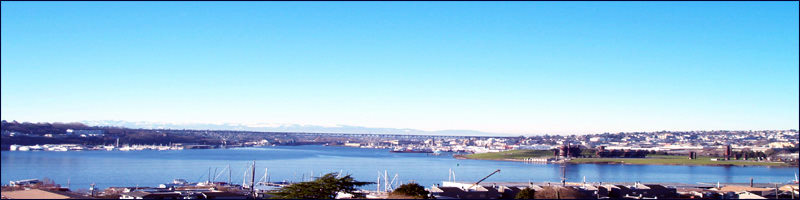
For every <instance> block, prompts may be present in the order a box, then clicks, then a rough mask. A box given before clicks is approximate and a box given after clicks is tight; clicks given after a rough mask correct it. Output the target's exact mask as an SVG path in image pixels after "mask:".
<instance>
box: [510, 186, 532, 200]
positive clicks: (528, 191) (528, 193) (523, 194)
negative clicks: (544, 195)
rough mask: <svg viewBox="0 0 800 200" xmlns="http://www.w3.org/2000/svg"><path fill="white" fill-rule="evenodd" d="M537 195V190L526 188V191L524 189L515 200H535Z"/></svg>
mask: <svg viewBox="0 0 800 200" xmlns="http://www.w3.org/2000/svg"><path fill="white" fill-rule="evenodd" d="M535 194H536V191H535V190H533V189H531V188H528V187H526V188H525V189H522V190H520V191H519V193H517V197H516V198H515V199H535V197H534V195H535Z"/></svg>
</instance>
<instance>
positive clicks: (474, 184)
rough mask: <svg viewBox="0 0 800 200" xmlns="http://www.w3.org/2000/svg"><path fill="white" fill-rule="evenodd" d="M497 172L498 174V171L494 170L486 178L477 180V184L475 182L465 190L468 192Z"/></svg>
mask: <svg viewBox="0 0 800 200" xmlns="http://www.w3.org/2000/svg"><path fill="white" fill-rule="evenodd" d="M497 172H500V170H499V169H498V170H494V172H492V173H491V174H489V175H488V176H486V177H483V178H482V179H481V180H479V181H478V182H475V183H473V184H472V185H471V186H469V187H468V188H467V190H469V189H472V187H475V186H476V185H478V184H479V183H481V182H483V180H486V179H487V178H489V177H490V176H492V175H494V174H496V173H497Z"/></svg>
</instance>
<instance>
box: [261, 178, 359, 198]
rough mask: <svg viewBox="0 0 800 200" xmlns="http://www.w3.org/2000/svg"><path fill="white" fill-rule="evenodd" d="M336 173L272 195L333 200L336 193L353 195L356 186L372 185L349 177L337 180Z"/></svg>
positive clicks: (297, 184) (285, 188)
mask: <svg viewBox="0 0 800 200" xmlns="http://www.w3.org/2000/svg"><path fill="white" fill-rule="evenodd" d="M337 175H338V174H337V173H328V174H325V175H324V176H322V177H319V178H317V179H316V180H314V181H310V182H301V183H296V184H292V185H289V186H286V187H283V188H281V189H280V190H278V192H276V193H274V195H276V196H277V198H281V199H333V198H336V194H337V193H338V192H345V193H353V192H354V191H355V190H356V187H358V186H364V185H369V184H374V183H372V182H360V181H356V180H355V179H353V177H351V176H350V175H347V176H344V177H341V178H337Z"/></svg>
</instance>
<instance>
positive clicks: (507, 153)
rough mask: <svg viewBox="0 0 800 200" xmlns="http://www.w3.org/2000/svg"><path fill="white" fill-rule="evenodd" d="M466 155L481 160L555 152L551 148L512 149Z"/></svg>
mask: <svg viewBox="0 0 800 200" xmlns="http://www.w3.org/2000/svg"><path fill="white" fill-rule="evenodd" d="M464 157H467V158H469V159H481V160H503V159H524V158H531V157H534V158H535V157H553V152H552V151H549V150H511V151H503V152H495V153H478V154H469V155H465V156H464Z"/></svg>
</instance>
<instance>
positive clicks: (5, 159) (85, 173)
mask: <svg viewBox="0 0 800 200" xmlns="http://www.w3.org/2000/svg"><path fill="white" fill-rule="evenodd" d="M1 153H2V166H3V167H2V169H0V170H2V174H3V176H2V182H3V183H9V181H14V180H24V179H42V178H49V179H51V180H54V181H55V182H56V183H58V184H61V185H65V186H66V185H67V184H66V183H67V182H68V181H69V182H70V185H71V187H73V188H86V187H88V186H89V184H96V187H98V188H106V187H115V186H129V187H134V186H136V185H141V186H148V185H149V186H158V185H160V184H164V183H168V182H171V181H172V180H173V179H185V180H186V181H188V182H205V181H209V180H208V177H209V174H217V175H211V177H212V180H211V182H214V181H218V180H220V179H225V178H220V177H227V176H228V175H227V174H224V173H231V174H232V176H231V179H232V180H231V181H232V182H234V183H236V182H238V183H242V181H244V177H243V176H242V175H243V174H245V171H246V170H247V169H250V167H251V165H252V161H253V160H256V163H257V164H256V169H257V170H258V171H259V172H258V175H257V176H256V177H257V178H256V179H257V180H258V179H262V181H263V179H266V181H263V182H276V181H277V182H287V183H290V182H299V181H303V180H306V181H308V180H310V179H311V178H310V177H318V176H320V175H322V174H325V173H330V172H341V173H343V174H351V175H353V177H354V178H356V179H357V180H364V181H374V180H376V175H378V173H380V175H381V176H383V175H384V174H383V172H384V170H387V171H388V172H390V173H389V174H388V175H389V178H388V179H389V180H388V181H389V182H392V179H395V183H408V182H416V183H419V184H421V185H424V186H431V185H433V184H437V183H440V182H441V181H442V180H447V179H448V171H450V170H452V171H453V172H454V174H455V175H456V179H455V181H462V180H478V179H480V178H482V177H483V176H485V175H486V174H487V173H489V172H491V171H492V170H495V169H502V170H503V172H501V173H497V174H496V175H494V176H492V177H491V178H489V179H487V181H489V182H492V181H505V182H529V181H532V182H553V183H558V182H560V181H561V179H562V177H561V174H562V170H563V171H564V172H565V177H566V179H567V181H575V180H582V179H583V177H584V176H585V177H586V178H587V180H588V181H590V182H636V181H641V182H674V183H684V184H697V183H698V182H703V183H716V182H722V183H733V182H738V183H744V182H748V181H750V178H753V179H754V180H755V182H756V183H784V182H786V181H788V180H793V179H794V173H796V172H797V170H798V169H797V168H796V167H734V166H663V165H619V164H579V165H572V164H567V165H559V164H545V163H534V162H530V163H525V162H506V161H490V160H461V159H455V158H453V154H451V153H447V152H444V153H442V154H441V155H434V154H423V153H391V152H390V149H368V148H349V147H337V146H322V145H306V146H268V147H244V148H231V149H186V150H182V151H70V152H47V151H42V152H23V151H3V152H1ZM320 163H324V165H320ZM228 166H230V167H228ZM562 166H563V169H562ZM226 168H228V169H226ZM265 168H268V173H266V171H267V170H265ZM262 170H263V171H262ZM215 171H216V172H215ZM223 171H224V172H223ZM220 173H223V174H220ZM236 174H238V175H236ZM265 174H268V175H265ZM394 174H397V178H394ZM214 178H217V179H216V180H215V179H214ZM248 181H249V180H248ZM381 182H386V181H384V180H381ZM266 186H269V185H266ZM366 187H370V188H373V189H374V187H375V185H370V186H366ZM381 187H385V186H383V185H382V186H381Z"/></svg>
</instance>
